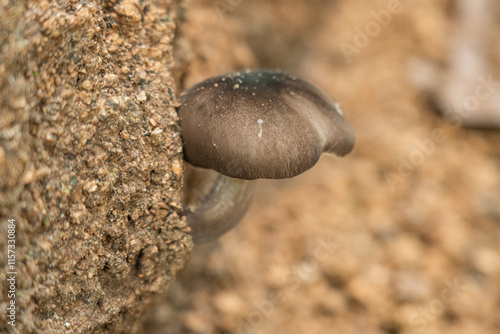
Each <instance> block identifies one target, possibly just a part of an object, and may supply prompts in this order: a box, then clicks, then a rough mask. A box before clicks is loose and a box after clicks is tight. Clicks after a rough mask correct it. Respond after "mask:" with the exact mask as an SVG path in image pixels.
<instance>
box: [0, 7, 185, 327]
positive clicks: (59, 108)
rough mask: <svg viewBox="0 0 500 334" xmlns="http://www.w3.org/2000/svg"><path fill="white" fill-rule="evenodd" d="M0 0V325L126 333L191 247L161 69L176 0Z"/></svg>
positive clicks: (168, 85) (171, 103)
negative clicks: (10, 250)
mask: <svg viewBox="0 0 500 334" xmlns="http://www.w3.org/2000/svg"><path fill="white" fill-rule="evenodd" d="M0 6H1V7H0V45H2V50H1V51H0V263H1V264H2V266H1V268H0V288H1V289H2V291H1V292H2V293H1V296H2V299H1V304H0V310H1V312H0V332H2V333H15V332H19V333H48V332H50V333H122V332H123V333H125V332H126V333H130V332H134V331H135V329H136V328H137V326H138V321H137V319H138V318H139V317H140V316H141V315H142V314H143V313H144V311H145V310H146V308H147V307H148V305H150V304H151V302H152V301H153V299H154V297H155V295H156V294H157V293H159V292H162V291H165V289H166V287H167V286H168V285H169V283H170V282H171V281H172V279H173V278H174V276H175V273H176V272H177V270H178V269H179V268H181V267H182V266H183V265H184V261H185V258H186V254H187V252H188V251H189V250H190V248H191V246H192V245H191V240H190V237H189V236H188V228H187V226H186V224H185V221H184V220H183V219H181V218H180V212H181V206H180V196H179V190H180V187H181V181H182V155H181V141H180V137H179V128H178V124H177V115H176V112H175V109H174V107H175V103H176V102H175V98H174V95H175V93H174V90H173V87H174V86H173V79H172V76H171V72H170V69H171V67H172V46H171V42H172V38H173V33H174V28H175V25H174V20H175V13H176V10H177V7H178V3H176V2H174V1H170V0H164V1H161V2H155V3H153V2H151V1H148V0H144V1H134V0H123V1H102V2H100V1H76V0H75V1H69V2H65V1H58V2H57V1H24V2H9V1H2V2H0ZM8 219H15V220H16V224H15V225H16V228H15V229H16V249H15V251H16V262H15V270H16V271H17V275H16V288H17V292H16V298H15V301H16V326H15V327H12V326H10V325H8V324H7V322H6V320H8V319H6V315H7V312H6V306H7V303H8V302H10V299H9V298H8V293H7V290H8V283H7V281H6V278H7V277H6V273H7V267H6V266H5V264H6V263H7V259H6V256H7V226H8V225H7V223H8ZM139 322H140V321H139Z"/></svg>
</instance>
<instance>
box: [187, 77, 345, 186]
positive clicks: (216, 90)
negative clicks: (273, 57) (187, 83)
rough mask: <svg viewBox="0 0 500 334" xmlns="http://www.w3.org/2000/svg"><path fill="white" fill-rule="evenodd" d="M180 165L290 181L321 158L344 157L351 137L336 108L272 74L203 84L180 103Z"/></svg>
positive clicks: (299, 84)
mask: <svg viewBox="0 0 500 334" xmlns="http://www.w3.org/2000/svg"><path fill="white" fill-rule="evenodd" d="M180 102H181V105H180V107H179V109H178V111H179V117H180V123H181V129H182V137H183V142H184V158H185V160H186V161H187V162H189V163H191V164H192V165H194V166H197V167H202V168H210V169H213V170H215V171H217V172H219V173H221V174H224V175H226V176H229V177H233V178H239V179H248V180H252V179H258V178H266V179H281V178H289V177H294V176H296V175H298V174H300V173H303V172H305V171H306V170H308V169H309V168H311V167H312V166H314V165H315V164H316V162H317V161H318V160H319V157H320V155H321V153H323V152H326V153H332V154H335V155H337V156H344V155H346V154H348V153H349V152H351V151H352V149H353V147H354V140H355V134H354V129H353V127H352V126H351V124H350V123H349V122H348V121H347V120H346V119H345V118H344V116H343V113H342V110H341V109H340V106H339V104H338V103H336V102H334V101H332V100H331V99H329V98H328V97H327V96H326V95H324V94H323V93H321V92H320V91H319V90H318V89H317V88H315V87H314V86H312V85H311V84H309V83H307V82H305V81H303V80H301V79H298V78H296V77H293V76H290V75H287V74H284V73H280V72H274V71H243V72H235V73H230V74H226V75H223V76H219V77H214V78H210V79H207V80H205V81H203V82H201V83H199V84H197V85H195V86H193V87H191V88H190V89H188V90H187V91H186V92H185V93H184V94H183V95H182V96H181V98H180Z"/></svg>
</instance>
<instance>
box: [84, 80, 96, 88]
mask: <svg viewBox="0 0 500 334" xmlns="http://www.w3.org/2000/svg"><path fill="white" fill-rule="evenodd" d="M93 86H94V85H93V84H92V82H91V81H90V80H88V79H87V80H85V81H84V82H82V87H83V89H86V90H91V89H92V87H93Z"/></svg>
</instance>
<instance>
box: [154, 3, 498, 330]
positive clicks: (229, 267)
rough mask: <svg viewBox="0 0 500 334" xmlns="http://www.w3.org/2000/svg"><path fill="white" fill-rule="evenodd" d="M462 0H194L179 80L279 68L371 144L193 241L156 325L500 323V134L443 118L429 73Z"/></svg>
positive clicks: (283, 184) (417, 326) (272, 187)
mask: <svg viewBox="0 0 500 334" xmlns="http://www.w3.org/2000/svg"><path fill="white" fill-rule="evenodd" d="M221 4H225V6H223V7H222V9H221ZM395 4H398V6H397V7H394V6H395ZM453 4H454V3H453V2H452V1H444V0H441V1H435V0H423V1H419V2H412V1H383V0H381V1H362V0H358V1H347V0H339V1H319V0H316V1H311V2H305V1H273V3H272V4H270V3H269V2H268V1H258V0H255V1H249V0H241V1H220V2H211V1H205V2H203V1H194V2H191V4H190V6H188V10H187V11H186V18H185V21H184V24H183V25H181V26H180V27H178V30H179V32H180V36H181V37H180V38H179V39H178V41H177V42H178V43H179V45H180V46H181V47H182V48H180V47H177V52H178V55H177V58H178V63H179V64H181V65H180V66H181V67H182V66H184V70H183V71H180V72H181V73H182V75H181V76H178V77H179V78H180V79H178V80H179V84H180V85H181V88H185V87H189V86H190V85H192V84H194V83H196V82H197V81H199V80H201V79H203V78H205V77H208V76H212V75H217V74H220V73H223V72H227V71H231V70H236V69H240V68H245V67H271V68H274V67H280V68H283V69H285V70H288V71H291V72H294V73H296V74H298V75H300V76H301V77H303V78H304V79H307V80H309V81H311V82H312V83H314V84H315V85H317V86H318V87H319V88H320V89H322V90H323V91H324V92H326V93H327V94H328V95H330V96H332V97H334V98H336V99H337V100H338V101H339V102H340V103H341V104H342V107H343V109H344V111H345V114H346V117H347V118H348V119H349V120H350V121H351V122H352V123H353V124H354V127H355V129H356V131H357V143H356V148H355V150H354V152H353V153H352V154H350V155H349V156H348V157H346V158H342V159H340V158H332V157H323V158H322V159H321V160H320V162H319V163H318V165H317V166H315V167H314V168H313V169H311V170H310V171H308V172H306V173H304V174H303V175H301V176H299V177H296V178H294V179H291V180H285V181H259V190H258V193H257V196H256V198H255V200H254V203H253V206H252V207H251V209H250V211H249V213H248V214H247V216H246V217H245V219H244V221H243V222H242V223H241V224H240V226H239V227H238V228H237V229H235V230H234V231H232V232H230V233H229V234H227V235H225V236H224V237H223V238H221V239H220V241H219V242H216V243H213V244H210V245H206V246H202V247H196V248H195V249H194V251H193V253H192V257H191V260H190V264H189V265H188V267H187V268H185V270H184V271H183V272H182V273H181V275H180V276H178V278H177V282H176V283H175V284H174V285H173V286H172V288H171V289H170V292H169V295H168V296H167V297H166V300H167V302H166V303H165V305H163V306H160V307H159V308H158V309H156V310H155V311H154V312H152V313H151V314H152V315H151V319H150V320H149V325H148V327H147V330H146V332H148V333H388V334H395V333H429V334H431V333H464V334H469V333H470V334H473V333H498V332H500V318H499V317H498V314H500V306H499V305H500V304H499V302H500V243H499V240H500V206H499V203H500V192H499V190H500V189H499V187H500V165H499V158H500V146H499V145H498V144H499V142H500V133H499V132H498V131H481V130H471V129H468V130H465V129H463V128H461V127H458V126H455V125H454V124H450V123H446V122H444V121H443V119H442V118H441V117H440V116H439V115H438V114H437V113H436V110H434V108H433V106H432V104H430V103H429V95H428V94H426V93H424V92H422V91H421V90H420V89H419V87H420V86H419V85H418V83H419V82H420V81H419V80H421V79H422V78H424V79H425V75H426V72H425V70H424V68H425V67H422V66H420V65H421V64H422V63H424V64H432V65H433V66H436V67H438V68H440V69H442V70H446V62H447V52H448V51H447V50H448V49H447V45H448V44H447V41H448V37H449V35H450V33H451V32H452V31H453V27H454V23H453V20H452V19H453V13H454V11H453ZM390 10H393V11H392V12H391V11H390ZM381 11H385V12H384V13H387V12H389V13H391V14H390V17H388V18H387V24H385V23H384V24H385V26H384V24H380V23H379V24H378V31H377V29H376V26H377V23H376V22H377V17H378V18H379V19H380V15H382V14H380V13H381ZM496 12H497V13H498V10H496ZM496 17H498V15H497V16H496ZM365 29H368V30H369V29H375V30H373V31H372V33H371V35H372V36H368V35H364V34H363V33H362V31H366V30H365ZM496 31H498V29H497V30H496ZM374 32H377V33H374ZM490 35H491V36H489V37H488V38H490V40H491V45H495V41H498V39H499V37H498V36H495V35H494V34H490ZM363 36H364V37H363ZM342 45H343V46H344V49H342ZM346 45H347V46H350V47H352V48H355V49H346ZM496 45H498V44H496ZM496 49H498V48H497V47H493V48H492V50H491V59H492V60H493V62H492V64H493V65H494V64H498V59H499V58H498V52H497V51H498V50H496ZM346 50H350V51H352V50H354V51H352V52H346ZM495 59H496V62H495ZM496 68H497V69H498V67H496ZM491 73H492V74H493V75H494V78H496V76H495V75H496V74H495V71H494V70H492V72H491ZM433 75H434V74H433ZM477 85H480V82H479V81H478V83H477ZM471 94H474V92H471Z"/></svg>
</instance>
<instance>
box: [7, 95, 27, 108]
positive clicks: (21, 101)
mask: <svg viewBox="0 0 500 334" xmlns="http://www.w3.org/2000/svg"><path fill="white" fill-rule="evenodd" d="M10 105H11V107H12V108H14V109H22V108H24V107H25V106H26V99H25V98H24V96H17V97H14V98H12V100H11V101H10Z"/></svg>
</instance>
